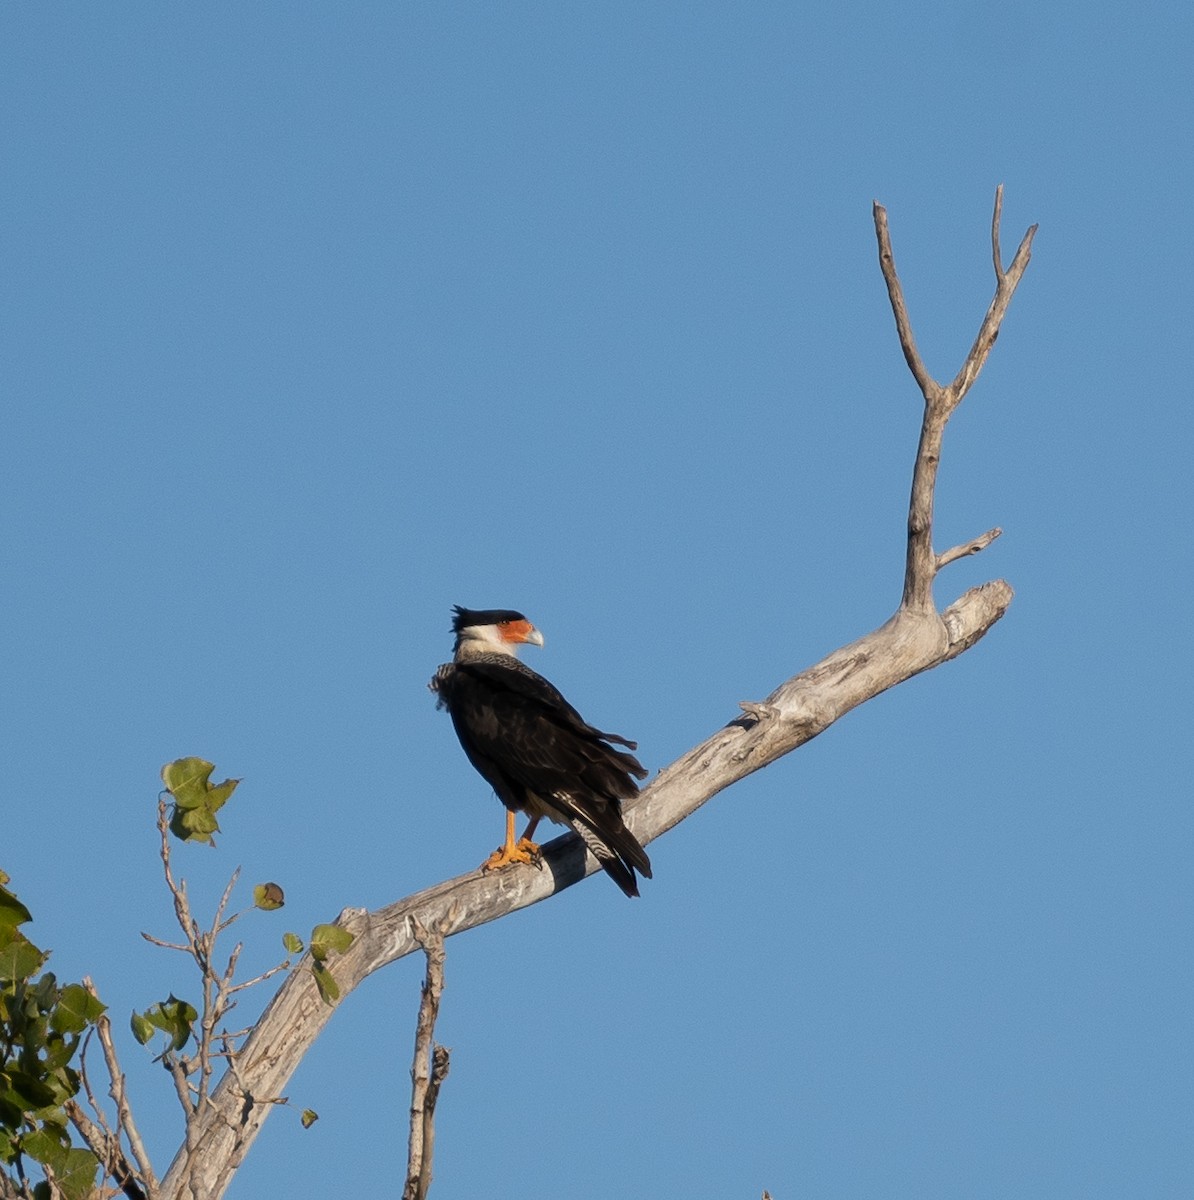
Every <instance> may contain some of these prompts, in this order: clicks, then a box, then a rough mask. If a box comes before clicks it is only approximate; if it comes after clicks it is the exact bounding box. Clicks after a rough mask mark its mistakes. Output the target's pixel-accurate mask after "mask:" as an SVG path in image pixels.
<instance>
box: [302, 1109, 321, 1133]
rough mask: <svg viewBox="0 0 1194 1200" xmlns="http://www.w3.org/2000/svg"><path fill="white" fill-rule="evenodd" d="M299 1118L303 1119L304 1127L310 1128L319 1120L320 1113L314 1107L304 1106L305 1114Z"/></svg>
mask: <svg viewBox="0 0 1194 1200" xmlns="http://www.w3.org/2000/svg"><path fill="white" fill-rule="evenodd" d="M299 1120H300V1121H302V1123H303V1128H304V1129H310V1128H311V1126H312V1125H314V1124H315V1122H316V1121H318V1120H319V1113H317V1112H316V1111H315V1110H314V1109H313V1108H304V1109H303V1115H302V1116H301V1117H299Z"/></svg>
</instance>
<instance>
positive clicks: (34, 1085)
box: [7, 1070, 54, 1112]
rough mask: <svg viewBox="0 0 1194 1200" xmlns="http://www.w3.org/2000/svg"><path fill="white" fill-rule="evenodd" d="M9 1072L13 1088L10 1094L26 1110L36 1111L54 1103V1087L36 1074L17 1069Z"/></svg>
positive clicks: (9, 1081) (10, 1083) (9, 1080)
mask: <svg viewBox="0 0 1194 1200" xmlns="http://www.w3.org/2000/svg"><path fill="white" fill-rule="evenodd" d="M7 1074H8V1084H9V1087H10V1088H11V1089H12V1090H11V1092H10V1095H12V1096H15V1097H16V1100H17V1103H18V1104H20V1106H21V1107H22V1108H23V1109H24V1110H25V1111H26V1112H36V1111H37V1110H38V1109H39V1108H45V1107H46V1105H48V1104H53V1103H54V1089H53V1088H52V1087H50V1086H49V1084H47V1083H46V1082H45V1081H44V1080H42V1079H39V1078H38V1077H37V1076H36V1075H33V1074H30V1072H28V1071H16V1070H9V1071H8V1072H7Z"/></svg>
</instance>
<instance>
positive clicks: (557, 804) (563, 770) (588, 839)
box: [430, 606, 651, 896]
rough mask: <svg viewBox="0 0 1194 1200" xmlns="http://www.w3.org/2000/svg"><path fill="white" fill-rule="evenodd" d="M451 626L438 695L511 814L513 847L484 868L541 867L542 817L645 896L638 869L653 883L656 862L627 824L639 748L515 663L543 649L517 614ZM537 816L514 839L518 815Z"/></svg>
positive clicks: (462, 619) (458, 620)
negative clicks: (531, 649)
mask: <svg viewBox="0 0 1194 1200" xmlns="http://www.w3.org/2000/svg"><path fill="white" fill-rule="evenodd" d="M453 612H454V613H455V616H454V619H453V621H452V630H453V632H454V633H455V634H456V647H455V651H456V652H455V655H454V657H453V659H452V661H451V662H450V663H445V664H444V665H443V666H442V667H440V668H439V670H438V671H436V673H435V677H434V678H433V679H432V681H431V684H430V686H431V690H432V691H434V692H436V693H437V694H438V697H439V698H438V702H437V705H438V707H440V708H446V709H447V710H448V713H449V714H450V715H451V717H452V724H453V725H454V726H455V728H456V736H457V737H458V738H459V739H460V744H461V746H462V747H463V748H464V752H465V754H466V755H468V760H469V762H471V763H472V764H473V766H474V767H476V769H477V770H478V771H479V772H480V773H481V775H482V776H483V777H484V778H485V779H486V780H487V781H488V782H489V784H490V786H491V787H492V788H493V790H494V791H495V792H497V795H498V799H499V800H501V802H502V803H503V804H504V805H505V806H506V840H505V843H504V845H502V846H501V847H500V848H499V849H498V850H496V851H494V853H493V854H492V855H491V856H490V857H489V858H488V859H487V860H486V861H485V863H484V864H483V865H482V866H483V869H485V870H493V869H495V868H497V867H504V866H506V865H508V864H509V863H519V862H533V861H535V858H536V855H537V852H538V850H539V847H538V846H536V845H535V843H534V842H532V841H531V840H530V839H531V835H532V834H533V833H534V831H535V826H536V825H538V823H539V821H540V820H541V819H542V818H543V817H547V818H548V819H549V820H551V821H555V822H556V823H557V824H560V825H567V826H569V827H570V828H572V829H574V830H575V831H576V832H577V833H578V834H580V836H581V838H582V839H583V840H584V843H585V845H586V846H588V848H589V849H590V850H591V851H592V852H593V854H594V856H595V857H596V859H597V861H598V862H599V863H600V864H601V867H602V869H603V870H604V871H605V873H606V874H607V875H609V877H610V878H611V879H612V880H613V881H614V882H615V883H616V884H617V885H618V887H620V888H621V889H622V891H624V892H625V893H626V895H627V896H637V895H638V884H637V881H636V880H635V875H634V873H635V871H638V873H639V874H640V875H644V876H646V878H648V879H650V878H651V860H650V859H649V858H648V857H647V855H646V852H645V851H644V850H643V848H642V846H640V845H639V843H638V841H637V840H636V839H635V837H634V835H633V834H632V833H631V832H630V830H629V829H627V828H626V826H625V824H624V823H623V821H622V801H623V800H625V799H628V798H629V797H631V796H637V795H638V785H637V784H636V783H635V778H638V779H643V778H645V777H646V774H647V772H646V771H645V770H644V769H643V766H642V764H641V763H640V762H639V761H638V759H637V758H635V757H634V755H633V754H629V753H627V752H626V751H625V750H615V749H614V747H613V746H612V745H611V744H610V743H611V742H616V743H617V744H618V745H620V746H626V747H627V748H628V749H629V750H634V749H637V746H636V743H634V742H628V741H627V740H626V739H625V738H623V737H619V736H618V735H617V734H616V733H602V732H601V730H600V729H595V728H594V727H593V726H592V725H589V724H587V723H586V722H585V721H584V719H583V718H582V717H581V715H580V713H578V712H577V711H576V709H574V708H573V707H572V705H571V704H569V703H568V701H567V700H565V699H564V697H563V696H561V695H560V693H559V692H558V691H557V690H556V689H555V688H554V687H553V686H552V685H551V684H550V683H548V682H547V680H546V679H544V678H543V676H542V675H538V674H536V673H535V672H534V671H532V670H531V668H530V667H528V666H526V665H525V664H524V663H522V662H520V661H519V660H518V658H517V657H516V652H517V649H518V647H519V646H520V645H524V644H530V645H532V646H542V645H543V635H542V634H541V633H540V632H539V631H538V630H537V629H536V628H535V627H534V625H532V624H531V623H530V621H528V620H527V619H526V617H524V616H523V615H522V613H518V612H512V611H510V610H509V609H486V610H484V611H475V610H473V609H468V608H460V607H459V606H457V607H456V608H455V609H454V610H453ZM518 812H521V813H526V815H527V816H528V817H529V818H530V824H528V825H527V828H526V832H525V833H524V834H523V836H522V838H521V839H520V840H519V841H517V842H516V841H515V840H514V814H515V813H518Z"/></svg>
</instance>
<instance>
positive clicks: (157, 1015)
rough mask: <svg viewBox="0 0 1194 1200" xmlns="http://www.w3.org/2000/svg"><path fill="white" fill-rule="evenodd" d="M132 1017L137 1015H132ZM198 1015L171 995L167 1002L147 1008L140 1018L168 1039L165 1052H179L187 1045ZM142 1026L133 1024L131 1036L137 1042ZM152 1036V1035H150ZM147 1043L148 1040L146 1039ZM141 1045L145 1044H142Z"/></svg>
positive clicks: (186, 1004)
mask: <svg viewBox="0 0 1194 1200" xmlns="http://www.w3.org/2000/svg"><path fill="white" fill-rule="evenodd" d="M133 1015H134V1017H135V1016H136V1015H137V1014H135V1013H134V1014H133ZM198 1017H199V1014H198V1012H196V1010H195V1008H194V1007H193V1006H192V1005H190V1004H188V1003H187V1002H186V1001H185V1000H179V999H178V997H177V996H175V995H174V994H173V993H171V995H170V999H169V1000H163V1001H162V1003H160V1004H155V1005H153V1007H152V1008H147V1009H146V1010H145V1011H144V1012H143V1013H142V1014H141V1018H142V1020H144V1021H147V1022H148V1023H149V1024H150V1026H152V1027H153V1028H154V1029H160V1030H161V1031H162V1032H163V1033H165V1034H167V1035H168V1036H169V1038H170V1045H169V1046H167V1047H166V1049H167V1051H172V1050H181V1049H182V1048H183V1046H185V1045H186V1044H187V1041H188V1040H189V1039H190V1037H191V1033H192V1029H191V1027H192V1026H193V1025H194V1023H195V1021H196V1020H198ZM143 1029H144V1026H142V1025H140V1024H139V1023H137V1022H135V1023H134V1024H133V1036H134V1037H135V1038H137V1040H138V1041H140V1040H141V1038H140V1033H139V1032H138V1031H139V1030H143ZM151 1036H152V1035H151ZM146 1041H148V1038H146ZM141 1044H142V1045H144V1044H145V1043H144V1042H142V1043H141Z"/></svg>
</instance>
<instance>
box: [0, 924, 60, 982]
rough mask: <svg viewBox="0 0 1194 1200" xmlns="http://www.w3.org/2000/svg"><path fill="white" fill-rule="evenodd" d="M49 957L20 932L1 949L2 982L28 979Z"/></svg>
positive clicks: (0, 977)
mask: <svg viewBox="0 0 1194 1200" xmlns="http://www.w3.org/2000/svg"><path fill="white" fill-rule="evenodd" d="M49 957H50V956H49V955H48V954H46V953H45V952H44V951H42V950H39V949H38V948H37V947H36V946H35V945H34V944H33V943H32V942H31V941H30V940H29V939H28V938H27V937H25V935H24V934H23V933H18V934H17V935H16V937H14V938H13V939H12V941H11V942H9V943H8V945H7V946H5V947H4V949H3V950H0V983H7V982H10V981H12V980H16V979H28V978H29V977H30V976H31V975H32V974H33V972H34V971H36V970H37V969H38V967H40V966H41V965H42V963H44V962H45V961H46V959H47V958H49Z"/></svg>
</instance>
